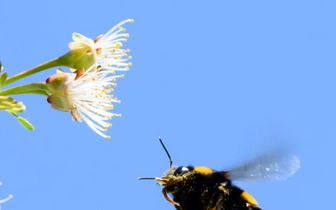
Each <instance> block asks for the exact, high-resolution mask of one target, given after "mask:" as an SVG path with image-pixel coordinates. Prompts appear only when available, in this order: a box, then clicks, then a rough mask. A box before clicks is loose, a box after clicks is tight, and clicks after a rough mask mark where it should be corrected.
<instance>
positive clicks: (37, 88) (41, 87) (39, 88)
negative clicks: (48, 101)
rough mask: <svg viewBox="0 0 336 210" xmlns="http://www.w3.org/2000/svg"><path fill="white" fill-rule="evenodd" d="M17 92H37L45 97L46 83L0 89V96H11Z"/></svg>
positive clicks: (46, 91)
mask: <svg viewBox="0 0 336 210" xmlns="http://www.w3.org/2000/svg"><path fill="white" fill-rule="evenodd" d="M19 94H37V95H43V96H46V97H48V96H49V94H48V88H47V85H46V83H44V82H39V83H31V84H26V85H20V86H16V87H12V88H8V89H6V90H2V91H0V96H12V95H19Z"/></svg>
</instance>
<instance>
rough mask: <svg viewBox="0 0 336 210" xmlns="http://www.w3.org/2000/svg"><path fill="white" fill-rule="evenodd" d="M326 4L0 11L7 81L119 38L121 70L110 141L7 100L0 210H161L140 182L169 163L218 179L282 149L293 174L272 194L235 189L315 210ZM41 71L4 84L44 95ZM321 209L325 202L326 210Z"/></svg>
mask: <svg viewBox="0 0 336 210" xmlns="http://www.w3.org/2000/svg"><path fill="white" fill-rule="evenodd" d="M335 6H336V3H335V1H331V0H308V1H289V0H282V1H279V0H276V1H183V2H182V1H177V0H170V1H163V0H162V1H146V0H143V1H135V0H134V1H122V0H118V1H110V0H109V1H108V0H96V1H94V2H90V3H89V2H86V3H85V2H84V1H69V2H66V3H65V1H64V2H62V1H58V2H52V1H42V0H32V1H23V2H20V3H19V2H16V1H2V2H1V3H0V8H1V12H0V27H1V32H0V33H1V35H0V37H1V39H0V60H1V61H2V63H3V65H4V67H5V70H6V71H8V73H9V75H14V74H16V73H19V72H21V71H23V70H26V69H29V68H31V67H33V66H35V65H38V64H40V63H42V62H45V61H47V60H49V59H52V58H55V57H57V56H60V55H62V54H64V53H66V52H67V51H68V43H69V42H70V41H71V35H72V33H73V32H79V33H81V34H84V35H86V36H88V37H91V38H95V37H96V36H97V35H99V34H103V33H105V32H107V31H108V30H109V29H110V28H111V27H112V26H114V25H115V24H117V23H119V22H120V21H122V20H124V19H127V18H133V19H134V20H135V22H134V23H133V24H128V25H126V28H127V30H128V32H129V33H130V39H129V41H128V42H127V43H125V45H124V46H125V47H127V48H130V49H131V55H132V56H133V59H132V62H133V66H132V68H131V70H130V71H129V72H127V73H126V75H125V79H122V80H119V82H118V86H117V88H116V91H115V95H116V96H117V97H118V98H119V99H121V101H122V103H121V104H120V105H116V107H115V111H117V112H120V113H122V114H123V117H121V118H115V119H113V120H112V123H113V127H112V128H111V129H110V130H109V134H110V135H111V136H112V139H111V140H110V141H108V140H105V139H103V138H101V137H100V136H98V135H97V134H96V133H94V132H93V131H92V130H91V129H89V128H88V126H87V125H85V124H84V123H74V122H72V120H71V117H70V114H69V113H62V112H59V111H56V110H53V109H52V108H51V107H50V106H49V104H48V103H47V102H46V99H45V98H43V97H41V96H35V95H31V96H17V97H16V99H17V100H19V101H23V102H24V103H25V105H26V106H27V109H26V112H24V113H23V115H22V116H24V117H26V118H27V119H28V120H30V121H31V122H32V123H33V124H34V125H35V128H36V130H35V131H34V132H29V131H26V130H24V129H23V128H21V127H20V125H19V124H18V123H17V122H16V121H15V120H14V119H13V118H12V117H11V116H10V115H8V114H7V113H5V112H2V113H0V116H1V121H2V123H1V126H0V134H1V136H0V181H1V182H2V183H3V186H1V187H0V198H2V197H6V196H8V194H10V193H11V194H13V195H14V198H13V199H12V200H10V201H9V202H7V203H4V204H2V209H4V210H12V209H13V210H19V209H34V210H46V209H48V210H56V209H57V210H58V209H64V210H68V209H69V210H70V209H83V210H89V209H90V210H92V209H97V210H108V209H145V208H146V209H173V206H172V205H171V204H170V203H168V202H167V201H166V200H165V199H164V197H163V196H162V194H161V188H160V187H159V186H157V185H156V184H155V183H154V182H150V181H137V177H139V176H161V175H163V173H164V172H165V171H166V170H167V169H168V167H169V162H168V159H167V156H166V154H165V153H164V151H163V149H162V148H161V146H160V144H159V142H158V137H159V136H161V137H162V139H163V140H164V142H165V144H166V146H167V148H168V150H169V152H170V154H171V156H172V157H173V160H174V163H175V164H176V165H188V164H192V165H206V166H209V167H212V168H214V169H216V170H226V169H230V168H231V167H233V166H236V165H239V164H242V163H244V162H245V161H246V160H249V159H251V158H253V157H255V156H258V155H259V154H261V153H264V152H267V151H270V150H272V149H274V148H276V147H279V146H283V145H285V146H286V147H290V148H292V151H294V152H295V154H296V155H297V156H298V157H299V158H300V160H301V168H300V170H299V171H298V172H297V173H296V174H295V175H294V176H293V177H291V178H290V179H288V180H287V181H284V182H236V184H237V185H238V186H240V187H242V188H243V189H245V190H247V191H248V192H249V193H250V194H252V195H253V196H254V197H255V198H256V199H257V200H258V202H259V204H260V206H261V207H262V208H263V209H273V210H278V209H279V210H280V209H328V208H330V203H329V202H328V201H332V199H333V197H332V195H333V193H334V192H333V189H334V187H335V182H334V176H333V175H334V173H335V172H334V170H335V169H334V167H333V166H334V165H335V163H334V159H335V154H334V148H335V146H336V144H335V142H336V141H335V140H336V99H335V95H336V83H335V77H336V63H335V57H336V50H335V49H336V30H335V20H336V17H335V16H336V15H335ZM54 72H55V69H50V70H48V71H45V72H43V73H40V74H37V75H34V76H33V77H31V78H27V79H26V80H23V81H20V82H19V83H17V84H21V83H27V82H35V81H45V79H46V78H47V77H48V76H50V75H52V74H54ZM326 201H327V202H326Z"/></svg>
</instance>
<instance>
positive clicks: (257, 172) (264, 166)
mask: <svg viewBox="0 0 336 210" xmlns="http://www.w3.org/2000/svg"><path fill="white" fill-rule="evenodd" d="M299 168H300V160H299V159H298V158H297V157H296V156H295V155H290V154H286V153H279V152H278V153H270V154H266V155H263V156H260V157H258V158H257V159H255V160H253V161H251V162H248V163H247V164H244V165H242V166H240V167H237V168H234V169H232V170H230V171H226V176H227V177H228V178H229V179H231V180H275V181H278V180H285V179H287V178H288V177H290V176H292V175H293V174H294V173H295V172H296V171H297V170H298V169H299Z"/></svg>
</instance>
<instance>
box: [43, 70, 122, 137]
mask: <svg viewBox="0 0 336 210" xmlns="http://www.w3.org/2000/svg"><path fill="white" fill-rule="evenodd" d="M120 77H124V75H113V74H112V73H111V72H110V71H104V70H101V69H100V68H98V69H97V68H96V67H94V66H92V67H91V68H89V69H88V70H86V71H85V70H79V71H77V72H76V73H64V72H59V73H57V74H56V75H53V76H51V77H49V78H48V79H47V81H46V83H47V86H48V88H49V90H50V93H51V95H50V96H49V97H48V102H49V103H50V104H51V106H52V107H53V108H55V109H57V110H60V111H66V112H71V115H72V119H73V120H74V121H75V122H76V121H79V122H82V121H84V122H86V124H88V126H89V127H90V128H91V129H92V130H94V131H95V132H96V133H97V134H99V135H100V136H102V137H104V138H108V139H110V136H107V135H106V134H104V132H106V131H107V129H108V128H109V127H111V126H112V124H111V123H109V122H108V121H109V120H111V119H112V117H115V116H118V117H120V116H121V114H116V113H112V112H110V111H111V110H112V109H113V103H120V100H118V99H117V98H115V97H114V96H113V95H112V94H111V93H112V92H113V91H114V89H113V87H115V86H116V83H115V82H116V79H117V78H120Z"/></svg>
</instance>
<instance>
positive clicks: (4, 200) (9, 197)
mask: <svg viewBox="0 0 336 210" xmlns="http://www.w3.org/2000/svg"><path fill="white" fill-rule="evenodd" d="M1 185H2V183H1V182H0V186H1ZM12 198H13V195H9V196H8V197H7V198H4V199H2V200H0V204H1V203H5V202H7V201H8V200H10V199H12ZM0 209H1V206H0Z"/></svg>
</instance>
